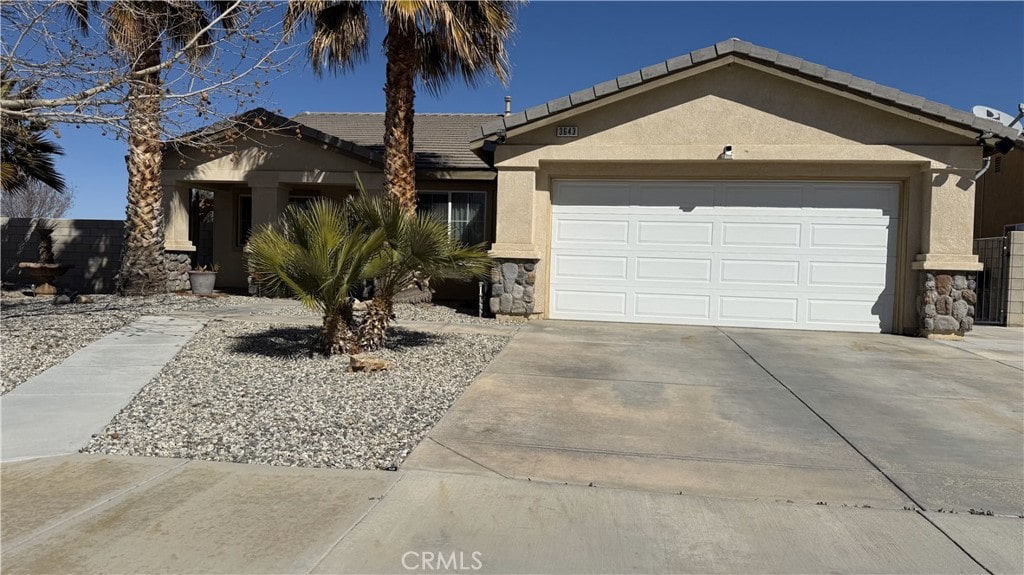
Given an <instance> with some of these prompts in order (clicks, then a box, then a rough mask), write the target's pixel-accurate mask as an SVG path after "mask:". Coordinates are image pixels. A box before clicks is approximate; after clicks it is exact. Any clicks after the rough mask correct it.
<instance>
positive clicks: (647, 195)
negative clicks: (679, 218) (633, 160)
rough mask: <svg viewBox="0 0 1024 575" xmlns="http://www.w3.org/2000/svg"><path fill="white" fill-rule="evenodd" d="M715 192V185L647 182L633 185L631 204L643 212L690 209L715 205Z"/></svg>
mask: <svg viewBox="0 0 1024 575" xmlns="http://www.w3.org/2000/svg"><path fill="white" fill-rule="evenodd" d="M715 194H716V192H715V186H713V185H707V184H692V183H691V184H684V183H681V182H667V183H661V182H646V183H639V184H636V185H635V186H634V187H633V189H632V192H631V199H630V205H632V206H635V207H636V208H637V209H638V211H640V212H641V213H648V212H665V211H668V212H670V213H671V212H673V211H679V210H682V211H688V210H690V209H692V208H694V207H697V206H713V205H715ZM664 208H669V209H668V210H665V209H664Z"/></svg>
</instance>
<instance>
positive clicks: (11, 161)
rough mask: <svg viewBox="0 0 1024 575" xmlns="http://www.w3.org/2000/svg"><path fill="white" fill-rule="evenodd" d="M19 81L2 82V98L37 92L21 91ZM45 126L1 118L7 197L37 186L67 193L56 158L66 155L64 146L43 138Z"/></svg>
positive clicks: (0, 178)
mask: <svg viewBox="0 0 1024 575" xmlns="http://www.w3.org/2000/svg"><path fill="white" fill-rule="evenodd" d="M17 84H18V82H17V80H10V79H3V80H0V97H3V98H5V99H6V98H9V97H13V98H31V97H33V92H34V90H32V89H31V87H29V88H27V89H20V90H19V89H18V88H17ZM46 128H47V126H46V124H44V123H42V122H38V121H36V122H32V121H26V120H19V119H15V118H13V117H12V116H4V117H2V118H0V188H2V189H3V191H4V193H5V194H17V193H21V192H25V191H28V190H29V189H30V187H31V186H33V185H34V183H41V184H45V185H46V186H49V187H50V188H52V189H54V190H56V191H57V192H60V193H64V192H65V191H66V189H67V183H66V182H65V181H64V178H63V177H62V176H61V175H60V173H59V172H58V171H57V166H56V163H55V158H54V156H58V155H62V154H64V150H62V149H61V147H60V146H58V145H57V144H55V143H53V142H52V141H50V140H48V139H46V137H45V136H44V135H43V133H44V132H45V130H46Z"/></svg>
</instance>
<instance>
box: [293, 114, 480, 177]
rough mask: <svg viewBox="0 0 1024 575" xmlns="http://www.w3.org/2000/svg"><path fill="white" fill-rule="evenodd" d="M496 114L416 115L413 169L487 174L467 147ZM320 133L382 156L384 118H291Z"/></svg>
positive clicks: (316, 115)
mask: <svg viewBox="0 0 1024 575" xmlns="http://www.w3.org/2000/svg"><path fill="white" fill-rule="evenodd" d="M498 117H500V116H499V115H497V114H416V115H415V116H414V122H415V127H414V136H413V148H414V149H415V152H416V169H420V170H452V169H454V170H490V169H492V168H491V166H490V165H488V164H487V163H486V162H485V161H483V160H481V159H480V158H479V157H478V156H477V155H476V154H475V153H473V151H472V150H471V149H470V147H469V142H470V140H471V139H472V138H473V136H475V135H478V134H479V133H480V126H481V125H483V124H486V123H487V122H490V121H492V120H494V119H495V118H498ZM291 119H292V120H293V121H295V122H298V123H300V124H302V125H304V126H308V127H310V128H312V129H314V130H317V131H319V132H321V133H324V134H328V135H330V136H334V137H337V138H339V139H341V140H343V141H347V142H351V143H353V144H355V145H357V146H360V147H362V148H364V149H367V150H371V151H373V152H375V153H377V154H379V155H380V156H381V157H383V154H384V114H380V113H378V114H358V113H325V112H304V113H302V114H298V115H296V116H293V117H292V118H291Z"/></svg>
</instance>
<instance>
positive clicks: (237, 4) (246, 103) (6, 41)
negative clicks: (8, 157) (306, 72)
mask: <svg viewBox="0 0 1024 575" xmlns="http://www.w3.org/2000/svg"><path fill="white" fill-rule="evenodd" d="M278 4H279V2H275V1H268V0H263V1H259V2H249V1H246V0H232V1H231V2H230V3H227V4H226V7H225V8H224V9H223V11H221V12H218V13H217V15H216V17H215V18H211V19H210V21H209V22H208V23H206V24H205V26H202V27H201V28H199V27H197V29H195V30H189V31H188V32H189V34H188V36H187V39H185V40H184V41H179V42H178V43H176V45H175V49H174V50H173V52H172V53H170V54H169V55H167V56H166V57H164V58H163V59H162V60H161V61H160V63H159V64H156V65H153V66H149V67H146V68H145V69H140V70H135V71H132V66H131V63H130V62H125V61H124V60H123V59H122V58H119V57H117V56H114V55H112V51H111V49H110V47H109V45H108V44H107V39H106V38H105V37H104V35H103V34H101V33H97V30H96V29H93V26H92V25H91V24H90V25H89V28H90V33H89V34H88V35H82V33H81V31H80V30H79V29H78V26H77V25H72V23H71V22H70V21H69V20H68V18H67V15H66V10H65V8H66V4H65V3H62V2H60V1H59V0H51V1H49V2H29V1H15V2H3V3H0V18H2V20H3V27H4V34H3V35H2V38H0V40H2V41H0V77H2V79H3V80H4V81H8V80H11V81H13V80H17V81H19V82H20V83H21V84H23V85H24V84H26V83H28V82H31V83H32V85H33V86H34V87H35V89H34V90H33V93H32V94H31V95H30V96H28V97H24V96H23V97H17V95H14V94H3V97H0V115H2V116H8V117H11V118H17V119H21V120H25V121H40V122H44V123H46V124H47V125H49V126H51V127H52V128H53V131H54V133H55V135H57V136H58V137H59V135H60V131H59V127H58V126H59V125H60V124H72V125H76V124H84V125H100V126H103V127H104V128H105V130H104V131H105V132H107V133H108V134H110V135H113V136H115V137H121V138H124V137H126V136H127V116H126V114H125V109H126V105H127V102H128V86H130V85H131V84H132V83H133V82H136V81H140V80H141V79H143V78H144V77H146V76H147V75H149V74H152V73H154V72H159V73H161V74H162V75H163V76H164V80H163V89H164V91H163V93H162V94H161V95H160V100H161V110H162V112H163V117H164V119H165V121H164V126H163V129H162V131H163V134H162V138H163V139H165V140H176V139H178V138H180V137H181V136H182V135H183V134H188V133H192V132H194V131H196V129H197V128H200V127H202V126H205V125H209V124H211V123H213V122H216V121H217V120H221V119H225V118H228V117H232V116H235V115H237V114H239V113H241V112H243V111H245V110H247V109H250V108H255V107H272V106H269V105H268V104H267V103H266V102H265V101H263V100H262V99H261V98H260V90H261V89H262V87H264V86H266V85H267V84H268V83H269V81H270V80H271V79H273V78H274V77H276V76H279V75H281V74H283V72H284V69H285V67H286V66H287V65H288V64H289V63H290V62H291V61H292V59H293V58H294V56H295V55H296V54H297V53H298V51H297V50H298V48H301V46H292V45H288V44H286V43H285V41H284V37H283V33H282V30H281V20H282V18H281V16H280V15H279V14H275V13H274V12H277V11H278ZM107 6H108V4H106V3H101V4H100V7H101V8H103V7H107ZM99 17H100V19H101V20H102V19H103V18H106V14H105V13H101V14H100V16H99ZM103 21H105V20H103ZM228 22H231V23H232V24H233V26H234V27H235V29H236V30H237V32H236V33H235V34H227V33H223V32H224V31H225V30H226V26H225V25H226V23H228ZM108 24H109V22H108ZM96 28H98V27H96ZM216 31H219V32H222V33H220V34H217V35H215V41H213V42H208V41H206V39H207V38H209V37H210V36H211V35H212V34H211V32H216ZM160 40H161V41H162V42H163V41H164V40H166V39H165V38H161V39H160ZM192 52H201V53H206V52H209V53H210V54H211V57H210V58H208V59H206V60H204V63H202V64H199V65H189V64H187V63H186V60H187V58H186V56H188V54H190V53H192Z"/></svg>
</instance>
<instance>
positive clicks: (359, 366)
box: [348, 354, 395, 372]
mask: <svg viewBox="0 0 1024 575" xmlns="http://www.w3.org/2000/svg"><path fill="white" fill-rule="evenodd" d="M348 360H349V371H355V372H360V371H365V372H372V371H387V370H389V369H391V368H393V367H395V364H394V363H391V362H390V361H388V360H386V359H381V358H379V357H373V356H369V355H365V354H359V355H353V356H351V357H349V358H348Z"/></svg>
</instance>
